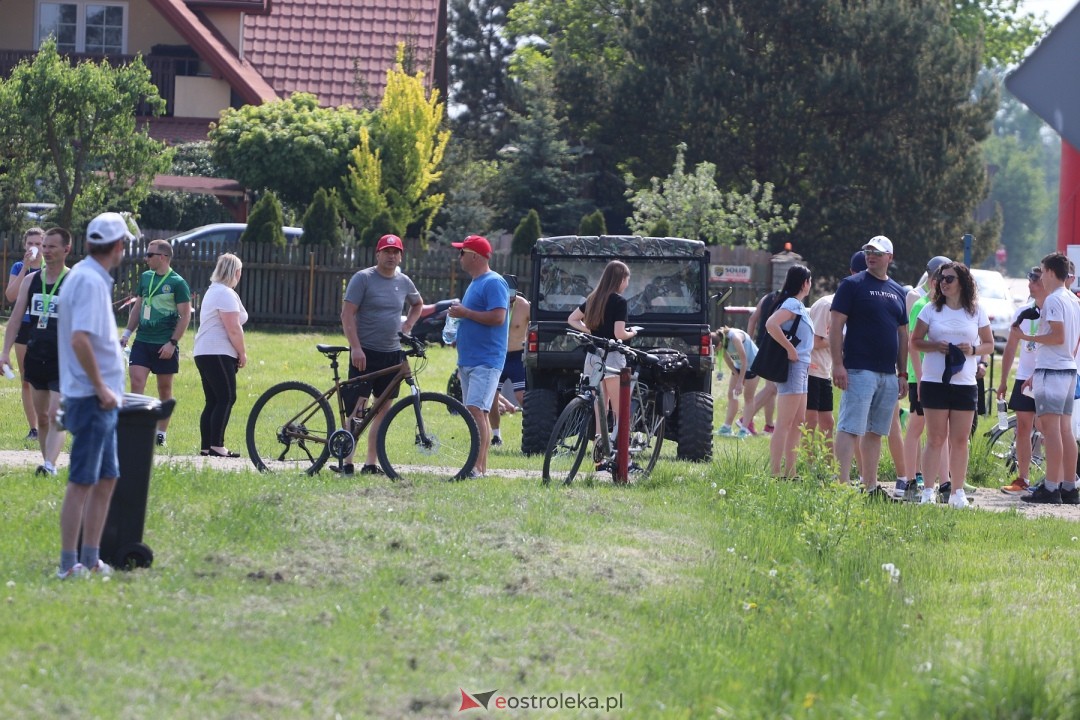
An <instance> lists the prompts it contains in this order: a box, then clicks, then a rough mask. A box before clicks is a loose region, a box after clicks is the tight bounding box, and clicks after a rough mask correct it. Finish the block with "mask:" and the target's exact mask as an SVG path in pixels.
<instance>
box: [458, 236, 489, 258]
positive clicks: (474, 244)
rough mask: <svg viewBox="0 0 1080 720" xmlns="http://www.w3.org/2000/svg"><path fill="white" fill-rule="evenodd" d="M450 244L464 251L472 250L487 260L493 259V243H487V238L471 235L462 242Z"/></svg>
mask: <svg viewBox="0 0 1080 720" xmlns="http://www.w3.org/2000/svg"><path fill="white" fill-rule="evenodd" d="M450 244H451V245H453V246H454V247H456V248H460V249H462V250H472V251H473V252H474V253H476V254H477V255H480V256H481V257H484V258H487V259H488V260H490V259H491V243H489V242H488V241H487V238H486V237H480V236H479V235H470V236H469V237H467V238H465V240H464V241H462V242H459V243H450Z"/></svg>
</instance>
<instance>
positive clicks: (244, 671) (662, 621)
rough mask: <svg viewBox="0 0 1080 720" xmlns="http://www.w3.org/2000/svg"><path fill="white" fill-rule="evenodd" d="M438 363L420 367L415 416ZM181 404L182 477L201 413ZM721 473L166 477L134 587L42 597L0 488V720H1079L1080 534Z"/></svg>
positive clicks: (53, 532) (681, 466)
mask: <svg viewBox="0 0 1080 720" xmlns="http://www.w3.org/2000/svg"><path fill="white" fill-rule="evenodd" d="M327 339H332V338H327ZM314 341H315V339H314V338H313V337H304V338H302V339H295V338H291V337H288V336H283V335H269V334H259V333H252V334H251V335H250V344H251V353H250V354H251V357H252V358H253V361H252V367H251V368H250V369H249V370H248V371H245V372H244V373H243V375H245V376H246V377H245V378H244V382H245V385H246V389H245V390H244V391H243V393H242V395H243V396H244V397H242V399H241V401H240V404H239V406H238V408H237V411H236V413H235V414H234V418H233V427H232V428H231V429H230V434H229V435H230V443H231V444H232V445H233V446H235V447H240V444H241V439H240V438H241V434H242V426H243V422H242V421H243V419H244V417H245V416H246V409H245V402H246V407H250V404H251V403H252V402H253V401H254V396H255V395H257V394H258V392H261V389H263V388H265V387H267V386H269V385H270V384H272V383H273V382H276V381H278V380H281V379H286V378H290V377H309V378H314V377H320V378H321V377H322V376H323V374H324V373H323V372H322V371H321V370H319V362H318V360H317V356H316V358H311V359H310V360H311V362H308V360H309V358H308V357H307V356H308V355H315V353H314V351H313V350H311V351H309V349H308V348H310V346H311V344H312V343H313V342H314ZM271 357H273V358H278V359H277V360H275V361H274V362H271V361H270V360H267V361H266V363H265V364H259V358H271ZM451 362H452V357H451V354H450V353H449V351H441V350H440V351H437V352H435V353H433V362H432V367H431V368H429V370H428V372H427V373H425V374H424V375H422V376H421V379H422V380H426V382H425V383H424V384H425V386H426V387H427V389H436V388H437V387H438V386H439V385H441V384H442V383H444V382H445V377H446V375H447V374H448V372H449V367H450V363H451ZM283 365H284V366H285V367H283ZM181 377H182V378H183V381H184V383H185V384H186V383H191V385H190V386H181V389H180V390H178V395H179V396H180V397H181V399H182V402H181V405H180V406H179V408H182V409H178V415H177V418H176V421H175V422H174V425H173V428H172V429H171V430H170V434H169V441H170V449H171V450H173V451H174V452H177V453H178V454H180V451H179V450H178V449H176V448H177V446H179V445H182V444H187V446H188V447H191V448H193V449H194V448H196V447H197V435H196V434H194V432H193V429H192V428H191V427H186V426H187V425H188V424H189V423H193V422H194V419H195V418H197V412H198V410H199V409H200V408H201V401H199V399H198V394H197V393H198V391H197V389H196V386H195V385H194V383H195V382H196V381H197V373H196V372H195V371H194V368H193V367H191V366H190V365H185V366H184V368H183V372H182V375H181ZM435 380H438V381H439V382H435ZM316 384H317V385H320V386H321V385H322V384H323V382H322V381H321V380H320V381H319V382H318V383H316ZM185 398H186V399H187V402H184V399H185ZM244 398H246V400H245V399H244ZM5 402H7V403H8V405H7V407H11V406H12V405H13V403H12V402H10V401H5ZM8 414H9V415H13V414H14V413H13V412H9V413H8ZM15 419H16V420H17V419H18V418H15ZM504 419H509V420H510V421H511V422H516V421H517V418H516V417H515V418H504ZM22 432H24V429H23V428H22V427H21V421H20V422H18V423H16V422H13V421H12V419H11V418H10V417H9V418H7V422H6V424H4V425H0V436H2V437H3V441H4V442H5V443H6V444H7V446H9V447H10V446H11V445H12V443H13V442H15V441H16V440H17V439H18V437H21V433H22ZM504 432H505V433H506V434H507V435H509V437H511V438H516V437H517V432H519V431H518V430H517V429H516V428H515V426H513V425H510V424H508V426H507V429H506V430H505V431H504ZM233 438H235V439H233ZM716 447H717V454H716V459H715V461H714V462H713V463H711V464H707V465H694V464H689V463H678V462H675V461H674V460H672V459H670V458H668V457H667V456H665V458H664V459H663V460H662V462H661V463H660V465H659V466H658V470H657V472H656V473H654V475H653V477H652V478H651V479H649V480H648V481H646V482H644V483H642V484H641V485H638V486H632V487H628V488H616V487H613V486H612V485H610V484H608V483H603V482H595V483H592V484H589V485H587V486H586V485H577V484H575V485H574V486H572V487H571V488H554V487H542V486H541V485H540V482H539V479H538V478H536V477H529V478H521V477H510V478H500V477H489V478H487V479H485V480H482V481H476V482H462V483H444V482H437V481H434V480H420V481H416V482H408V483H400V484H394V483H391V482H388V481H386V480H385V479H379V478H374V479H373V478H370V477H367V476H365V477H359V476H358V477H354V478H349V479H342V478H338V477H336V476H333V475H331V474H330V473H327V472H323V473H321V474H320V475H318V476H317V477H314V478H309V477H304V476H298V477H280V476H274V477H268V476H265V475H259V474H257V473H255V472H253V471H246V472H240V473H225V472H216V471H210V470H205V471H200V470H196V469H195V468H194V467H192V466H190V465H186V464H183V463H182V462H177V463H175V464H172V465H169V466H165V467H159V468H158V469H157V470H156V471H155V473H154V476H153V480H152V485H151V495H150V507H149V512H148V518H147V530H146V541H147V543H148V544H149V545H151V546H152V547H153V549H154V552H155V555H156V558H155V562H154V566H153V567H152V568H151V569H149V570H137V571H134V572H131V573H123V574H118V575H116V576H114V577H113V578H112V579H111V580H110V581H109V582H102V581H100V580H96V581H85V582H83V581H76V582H64V583H61V582H59V581H57V580H55V579H54V578H53V577H52V572H53V569H54V567H55V562H56V555H57V551H56V547H57V543H58V540H57V523H58V512H59V502H60V499H61V495H62V492H63V490H62V487H61V485H60V484H59V483H57V482H44V481H42V480H41V479H34V478H32V477H29V476H28V473H26V471H25V470H22V469H19V470H14V469H8V470H2V471H0V483H2V486H3V489H4V491H3V493H2V495H0V497H2V498H3V500H2V502H0V513H2V514H0V520H2V522H3V527H5V528H6V530H5V531H4V532H2V533H0V557H2V558H3V564H2V565H0V582H3V583H6V587H4V588H3V598H4V610H5V611H4V613H3V615H2V616H0V637H2V638H3V644H2V648H3V649H2V658H3V667H4V668H5V672H4V673H2V674H0V716H3V717H49V718H52V717H80V718H81V717H101V718H145V717H155V716H156V717H193V718H194V717H198V718H203V717H215V718H216V717H222V718H225V717H227V718H294V717H317V718H324V717H325V718H333V717H337V716H340V717H344V718H436V717H459V716H460V717H464V718H468V717H486V716H490V715H497V714H499V711H492V712H489V713H485V712H483V711H477V710H472V711H468V712H466V713H462V714H460V715H459V713H458V708H459V706H460V703H461V695H460V692H459V688H463V689H465V690H466V691H470V692H483V691H486V690H492V689H498V693H497V694H499V695H503V696H512V695H525V696H530V695H540V694H558V693H560V692H561V693H565V694H571V695H572V694H575V693H582V694H585V695H597V696H601V697H606V696H608V695H618V694H619V693H622V695H623V703H624V704H623V710H622V711H621V713H611V715H613V716H623V717H635V718H639V717H645V718H650V717H657V718H699V717H731V718H774V717H794V718H814V717H820V718H837V717H839V718H865V717H883V718H934V717H940V718H973V719H974V718H1073V717H1077V716H1078V715H1080V698H1078V690H1080V681H1078V679H1077V677H1076V674H1075V671H1074V670H1073V668H1075V667H1077V665H1078V660H1080V658H1078V657H1077V655H1078V654H1080V653H1078V648H1080V632H1078V631H1077V629H1076V623H1075V622H1074V621H1072V615H1073V614H1074V613H1073V611H1072V607H1073V605H1074V603H1075V595H1076V583H1075V577H1074V576H1075V568H1076V566H1077V563H1078V562H1080V542H1077V540H1076V536H1077V535H1080V526H1077V525H1076V524H1075V523H1072V522H1067V521H1061V520H1051V519H1042V520H1030V519H1025V518H1023V517H1021V516H1019V515H1017V514H1013V513H1004V514H994V513H984V512H970V513H960V512H950V511H949V510H948V509H946V508H942V507H932V508H922V507H918V506H910V505H887V506H882V505H867V504H866V503H865V502H863V498H861V497H860V496H859V495H858V494H857V493H855V492H854V491H852V490H851V489H849V488H846V487H839V486H834V485H822V484H819V483H813V482H804V483H801V484H792V483H783V484H780V483H776V482H774V481H771V480H769V479H768V472H767V466H766V457H767V449H766V443H765V441H764V440H762V439H753V440H750V441H744V442H735V441H728V442H724V443H720V442H718V443H717V446H716ZM185 452H190V451H185ZM815 462H816V460H815ZM492 465H493V466H494V467H496V468H503V469H535V468H536V467H537V466H538V462H537V461H536V460H535V459H533V458H522V457H520V456H518V455H516V454H514V453H512V452H511V451H509V450H504V451H500V452H497V453H494V454H493V456H492ZM517 475H520V473H518V474H517ZM887 564H892V565H893V566H894V567H895V569H896V570H898V571H899V574H898V575H897V574H896V573H895V572H894V573H890V572H889V571H888V570H887V569H886V568H884V567H883V566H886V565H887ZM1044 609H1045V611H1046V612H1044V613H1041V614H1040V611H1043V610H1044ZM518 712H519V713H520V712H521V711H518ZM525 714H528V713H525ZM532 714H533V715H546V716H552V717H554V716H564V715H565V716H581V717H601V716H604V715H605V714H604V713H603V712H601V711H573V712H571V711H563V712H561V713H557V712H546V713H540V712H533V713H532Z"/></svg>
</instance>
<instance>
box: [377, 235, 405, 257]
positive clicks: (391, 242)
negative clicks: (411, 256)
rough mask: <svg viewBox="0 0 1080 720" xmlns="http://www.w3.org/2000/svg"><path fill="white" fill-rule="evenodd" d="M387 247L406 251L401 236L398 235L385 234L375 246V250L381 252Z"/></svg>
mask: <svg viewBox="0 0 1080 720" xmlns="http://www.w3.org/2000/svg"><path fill="white" fill-rule="evenodd" d="M385 248H395V249H397V250H400V251H401V252H402V253H404V252H405V246H404V245H402V244H401V238H399V237H398V236H397V235H383V236H382V237H381V238H379V244H378V245H376V246H375V252H379V251H380V250H383V249H385Z"/></svg>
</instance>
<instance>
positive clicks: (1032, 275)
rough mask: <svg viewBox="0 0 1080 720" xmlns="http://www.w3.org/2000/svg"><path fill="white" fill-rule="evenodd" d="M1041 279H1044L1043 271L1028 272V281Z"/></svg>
mask: <svg viewBox="0 0 1080 720" xmlns="http://www.w3.org/2000/svg"><path fill="white" fill-rule="evenodd" d="M1041 279H1042V273H1041V272H1029V273H1028V282H1039V280H1041Z"/></svg>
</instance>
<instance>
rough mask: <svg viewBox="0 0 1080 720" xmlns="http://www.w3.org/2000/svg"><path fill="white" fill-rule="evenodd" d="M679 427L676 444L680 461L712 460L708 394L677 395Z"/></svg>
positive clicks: (711, 407) (711, 419)
mask: <svg viewBox="0 0 1080 720" xmlns="http://www.w3.org/2000/svg"><path fill="white" fill-rule="evenodd" d="M678 412H679V427H678V436H677V437H676V442H678V443H679V450H678V453H677V454H676V457H678V458H679V459H680V460H693V461H695V462H704V461H708V460H712V426H713V398H712V395H710V394H709V393H704V392H688V393H682V394H681V395H679V410H678Z"/></svg>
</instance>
